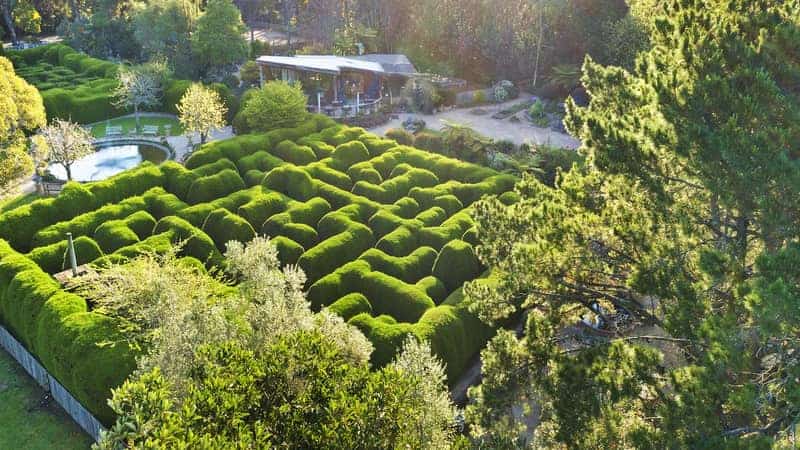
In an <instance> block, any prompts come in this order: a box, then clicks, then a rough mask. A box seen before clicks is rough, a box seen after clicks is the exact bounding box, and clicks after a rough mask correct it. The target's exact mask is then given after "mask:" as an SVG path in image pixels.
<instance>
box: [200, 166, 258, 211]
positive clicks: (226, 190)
mask: <svg viewBox="0 0 800 450" xmlns="http://www.w3.org/2000/svg"><path fill="white" fill-rule="evenodd" d="M244 189H245V185H244V180H242V177H240V176H239V172H237V171H236V170H234V169H225V170H223V171H221V172H218V173H215V174H214V175H208V176H205V177H201V178H198V179H197V180H195V181H194V182H193V183H192V185H191V186H190V187H189V192H188V193H187V194H186V201H187V202H188V203H189V204H190V205H196V204H198V203H204V202H210V201H212V200H214V199H218V198H220V197H224V196H226V195H228V194H232V193H234V192H237V191H241V190H244Z"/></svg>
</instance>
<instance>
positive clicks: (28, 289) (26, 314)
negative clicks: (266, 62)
mask: <svg viewBox="0 0 800 450" xmlns="http://www.w3.org/2000/svg"><path fill="white" fill-rule="evenodd" d="M57 291H59V285H58V283H56V281H55V280H53V279H52V278H51V277H50V276H49V275H47V274H46V273H44V272H42V270H41V269H39V268H38V267H37V268H35V269H30V270H25V271H22V272H19V273H17V274H16V276H14V278H13V279H12V280H11V283H9V285H8V289H6V292H5V295H4V297H3V299H2V303H0V312H1V313H2V318H3V321H4V322H5V324H6V325H7V326H8V328H9V330H11V332H12V333H14V335H16V336H17V338H18V339H19V340H20V341H21V342H22V343H23V344H25V347H27V348H29V349H33V341H34V338H35V333H36V319H37V318H38V316H39V311H40V310H41V308H42V305H44V304H45V302H46V301H47V299H49V298H50V297H51V296H52V295H53V294H55V293H56V292H57Z"/></svg>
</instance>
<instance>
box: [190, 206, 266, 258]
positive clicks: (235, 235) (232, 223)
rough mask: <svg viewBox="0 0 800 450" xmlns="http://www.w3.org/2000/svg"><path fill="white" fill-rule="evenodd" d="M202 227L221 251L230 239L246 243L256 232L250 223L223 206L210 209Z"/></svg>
mask: <svg viewBox="0 0 800 450" xmlns="http://www.w3.org/2000/svg"><path fill="white" fill-rule="evenodd" d="M202 229H203V231H205V232H206V234H208V235H209V236H210V237H211V239H213V240H214V243H215V244H216V245H217V248H218V249H220V250H222V251H224V250H225V248H226V247H227V244H228V242H230V241H239V242H242V243H248V242H250V241H252V240H253V238H255V237H256V232H255V231H254V230H253V227H252V226H251V225H250V223H248V222H247V221H246V220H245V219H243V218H241V217H239V216H237V215H236V214H233V213H232V212H230V211H228V210H227V209H225V208H219V209H216V210H214V211H212V212H211V214H209V215H208V217H206V221H205V222H204V223H203V227H202Z"/></svg>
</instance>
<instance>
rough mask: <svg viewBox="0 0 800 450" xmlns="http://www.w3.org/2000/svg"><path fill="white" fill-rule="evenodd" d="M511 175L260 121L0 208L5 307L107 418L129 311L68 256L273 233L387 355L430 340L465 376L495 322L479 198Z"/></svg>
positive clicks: (100, 258) (290, 260)
mask: <svg viewBox="0 0 800 450" xmlns="http://www.w3.org/2000/svg"><path fill="white" fill-rule="evenodd" d="M515 181H516V178H515V177H513V176H510V175H504V174H499V173H497V172H495V171H494V170H491V169H488V168H486V167H482V166H479V165H475V164H470V163H465V162H461V161H458V160H455V159H450V158H447V157H444V156H441V155H437V154H433V153H428V152H426V151H422V150H418V149H415V148H412V147H407V146H399V145H398V144H397V143H396V142H395V141H393V140H388V139H382V138H379V137H376V136H374V135H371V134H368V133H366V132H365V131H364V130H363V129H360V128H350V127H346V126H343V125H336V124H334V123H333V121H332V120H331V119H329V118H326V117H323V116H313V117H312V119H310V120H308V121H307V122H305V123H304V124H302V125H300V126H298V127H296V128H290V129H281V130H275V131H271V132H269V133H266V134H263V135H245V136H240V137H236V138H233V139H230V140H226V141H220V142H215V143H212V144H208V145H206V146H204V147H203V148H201V149H200V150H198V151H197V152H195V153H194V154H193V155H192V156H191V157H190V158H189V159H188V160H187V162H186V166H185V167H184V166H181V165H179V164H177V163H174V162H167V163H165V164H163V165H161V166H153V165H150V164H144V165H142V166H140V167H138V168H136V169H132V170H129V171H126V172H123V173H122V174H120V175H117V176H115V177H112V178H110V179H108V180H105V181H101V182H95V183H89V184H77V183H68V184H67V185H66V186H65V188H64V191H63V192H62V193H61V194H60V195H59V196H58V197H56V198H52V199H44V200H38V201H35V202H33V203H30V204H27V205H24V206H21V207H19V208H16V209H13V210H10V211H7V212H5V213H3V214H0V293H4V295H3V296H0V319H2V322H3V323H4V324H6V326H7V327H8V328H9V329H10V330H11V331H12V333H14V334H15V335H16V337H17V338H18V339H19V340H20V341H21V342H23V343H24V344H25V345H26V346H27V348H28V349H29V350H31V351H32V352H33V353H34V354H36V355H37V357H38V358H39V359H40V361H41V362H42V363H43V364H44V365H45V366H46V367H47V368H48V370H49V371H50V372H51V373H52V374H53V375H54V376H55V377H56V378H57V379H58V380H59V381H60V382H61V383H62V384H64V385H65V386H66V387H67V388H68V389H69V390H70V391H71V392H72V393H73V395H75V397H76V398H78V399H79V400H80V401H81V402H82V403H83V404H84V405H85V406H87V407H88V408H89V409H90V410H91V411H93V412H94V413H95V414H96V415H97V416H98V418H100V419H101V420H102V421H104V422H105V423H107V424H108V423H111V422H112V420H113V416H112V413H111V411H110V410H109V409H108V407H107V405H106V400H107V399H108V398H109V396H110V389H111V388H112V387H115V386H118V385H119V384H120V383H121V382H122V381H123V380H124V379H125V378H126V377H127V376H128V375H129V374H130V373H131V371H132V370H133V369H134V367H135V358H136V355H137V352H136V351H135V350H134V349H132V348H130V347H128V345H127V344H126V342H127V341H126V340H125V339H124V335H123V333H122V331H121V324H120V323H118V322H116V321H114V320H112V319H110V318H109V317H106V316H104V315H102V314H100V313H98V312H96V311H93V310H92V305H91V304H87V302H86V300H85V299H83V298H81V297H79V296H77V295H75V294H72V293H69V292H65V291H64V290H63V289H62V287H61V286H60V285H59V284H58V283H56V282H55V281H54V279H53V278H52V276H51V275H52V274H55V273H57V272H60V271H62V270H63V269H65V268H66V267H67V258H65V254H66V248H67V241H66V240H65V239H66V233H67V232H71V233H72V234H73V236H74V237H75V245H76V248H77V256H78V263H79V264H94V265H99V266H102V265H106V264H109V263H111V262H117V263H124V262H125V261H126V260H128V259H129V258H132V257H135V256H136V255H139V254H142V253H145V252H166V251H168V250H169V249H170V248H172V247H173V246H174V245H175V244H177V243H178V242H182V243H183V247H182V249H181V252H182V255H183V256H185V257H192V258H195V259H196V260H199V261H201V262H202V263H203V264H204V265H205V266H206V267H207V268H209V269H211V268H212V267H214V266H219V265H222V264H224V259H223V257H222V252H223V251H224V250H225V245H226V243H227V242H228V241H230V240H239V241H249V240H251V239H252V238H253V237H255V236H256V235H258V234H264V235H268V236H271V237H272V238H273V241H274V242H275V244H276V246H277V248H278V251H279V258H280V260H281V262H282V263H283V264H297V265H299V266H300V267H301V268H302V269H303V270H304V271H305V273H306V275H307V278H308V281H307V284H306V288H307V290H308V299H309V300H310V302H311V303H312V305H313V306H314V307H315V308H321V307H329V308H330V309H332V310H333V311H334V312H336V313H337V314H339V315H341V316H342V317H343V318H345V319H346V320H347V321H348V322H349V323H350V324H352V325H354V326H356V327H358V328H359V329H361V330H362V331H363V332H364V334H365V335H366V336H367V337H368V338H369V339H370V340H371V341H372V343H373V345H374V347H375V350H374V352H373V354H372V362H373V365H374V366H376V367H379V366H382V365H385V364H386V363H388V362H389V361H391V359H392V358H393V357H394V355H395V354H396V352H397V351H398V349H399V348H400V346H401V345H402V343H403V340H404V339H405V337H406V336H407V335H409V334H413V335H416V336H419V337H420V338H423V339H426V340H429V341H430V342H431V346H432V348H433V351H434V352H435V353H436V355H438V356H439V357H440V358H441V359H442V360H443V361H444V362H446V363H447V374H448V378H449V380H450V381H451V382H453V381H455V380H456V379H457V378H458V377H459V375H460V374H461V373H462V372H463V371H464V369H465V368H466V367H467V365H468V363H469V361H470V359H471V358H472V357H473V356H474V355H475V354H476V353H477V352H478V351H479V350H480V349H481V348H482V347H483V346H484V345H485V343H486V341H487V340H488V339H489V337H490V336H491V335H492V334H493V330H492V329H491V328H489V327H488V326H487V325H485V324H483V323H482V322H481V321H480V320H479V319H478V318H477V317H476V316H475V315H473V314H472V313H470V312H469V311H468V310H467V309H466V307H465V306H464V305H463V303H462V300H463V296H462V294H461V286H462V285H463V283H464V282H465V281H469V280H473V279H476V278H479V277H481V276H482V274H483V272H484V270H485V268H483V267H481V265H480V263H479V262H478V260H477V258H476V256H475V254H474V251H473V245H475V244H476V242H475V229H474V228H473V226H474V225H473V221H472V219H471V218H470V214H469V208H470V205H471V204H472V203H473V202H475V201H476V200H478V199H479V198H480V197H481V196H483V195H486V194H497V195H501V199H502V200H504V201H507V202H512V201H514V197H515V195H514V194H513V192H511V191H512V188H513V185H514V183H515Z"/></svg>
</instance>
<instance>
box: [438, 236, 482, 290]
mask: <svg viewBox="0 0 800 450" xmlns="http://www.w3.org/2000/svg"><path fill="white" fill-rule="evenodd" d="M432 273H433V275H434V276H435V277H436V278H439V279H440V280H442V281H444V284H445V286H447V289H448V291H454V290H456V289H458V288H459V287H461V285H462V284H464V282H465V281H469V280H472V279H474V278H476V277H477V276H478V275H479V274H480V273H481V264H480V262H479V261H478V257H477V256H476V255H475V251H474V250H473V248H472V246H471V245H470V244H468V243H466V242H464V241H460V240H455V241H452V242H449V243H448V244H447V245H445V246H444V247H443V248H442V251H441V252H439V256H438V257H437V258H436V262H435V263H434V265H433V271H432Z"/></svg>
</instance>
